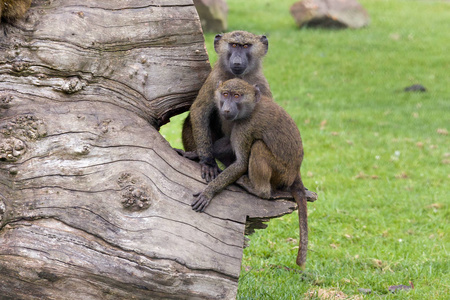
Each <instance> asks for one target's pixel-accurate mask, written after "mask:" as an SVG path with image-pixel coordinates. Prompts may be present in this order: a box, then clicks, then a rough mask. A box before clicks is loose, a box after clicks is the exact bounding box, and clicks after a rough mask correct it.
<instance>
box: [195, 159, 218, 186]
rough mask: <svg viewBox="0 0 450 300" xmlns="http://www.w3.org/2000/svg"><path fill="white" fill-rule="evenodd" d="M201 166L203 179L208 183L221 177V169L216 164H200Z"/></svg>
mask: <svg viewBox="0 0 450 300" xmlns="http://www.w3.org/2000/svg"><path fill="white" fill-rule="evenodd" d="M200 165H201V167H202V178H203V179H205V180H206V182H210V181H212V180H214V179H215V178H216V177H217V176H218V175H219V167H218V166H217V163H216V162H214V163H213V164H212V165H211V164H208V163H200Z"/></svg>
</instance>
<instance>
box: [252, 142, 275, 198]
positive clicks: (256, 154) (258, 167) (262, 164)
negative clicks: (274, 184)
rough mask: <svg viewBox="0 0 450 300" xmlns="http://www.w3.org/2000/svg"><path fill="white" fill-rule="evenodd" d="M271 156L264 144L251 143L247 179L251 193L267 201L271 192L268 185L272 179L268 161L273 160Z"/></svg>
mask: <svg viewBox="0 0 450 300" xmlns="http://www.w3.org/2000/svg"><path fill="white" fill-rule="evenodd" d="M272 156H273V155H272V153H271V152H270V150H269V149H268V148H267V146H266V144H264V142H262V141H256V142H254V143H253V145H252V148H251V151H250V159H249V165H248V178H249V181H250V183H251V186H252V187H253V190H254V192H253V193H254V194H255V195H257V196H258V197H260V198H264V199H269V198H270V196H271V191H272V188H271V184H270V179H271V177H272V166H271V164H270V161H271V160H273V159H272Z"/></svg>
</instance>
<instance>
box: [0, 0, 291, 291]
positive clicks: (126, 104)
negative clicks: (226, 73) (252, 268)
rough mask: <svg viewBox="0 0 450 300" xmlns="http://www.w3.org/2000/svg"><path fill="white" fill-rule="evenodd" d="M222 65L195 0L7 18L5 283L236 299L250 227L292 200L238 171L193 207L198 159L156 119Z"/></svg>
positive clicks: (1, 136)
mask: <svg viewBox="0 0 450 300" xmlns="http://www.w3.org/2000/svg"><path fill="white" fill-rule="evenodd" d="M209 71H210V66H209V62H208V57H207V53H206V51H205V48H204V39H203V35H202V31H201V26H200V21H199V19H198V15H197V13H196V10H195V8H194V5H193V4H192V1H191V0H189V1H188V0H147V1H143V0H128V1H123V0H109V1H101V0H90V1H81V3H80V1H75V0H53V1H50V0H35V1H33V5H32V7H31V9H30V11H29V12H28V14H27V16H26V17H25V18H24V19H23V20H19V21H16V22H14V23H13V24H4V23H2V24H0V294H1V297H2V299H155V298H164V299H179V298H184V299H186V298H188V299H232V298H234V297H235V296H236V291H237V285H238V277H239V272H240V265H241V258H242V248H243V244H244V230H245V226H246V223H247V221H248V220H250V221H252V222H251V223H252V224H253V226H258V225H261V220H266V219H268V218H273V217H278V216H281V215H284V214H286V213H290V212H292V211H293V210H294V209H295V204H294V203H292V202H290V201H285V200H277V201H265V200H261V199H258V198H256V197H253V196H251V195H249V194H247V193H245V192H243V191H242V190H240V189H238V188H237V187H232V188H230V189H228V190H227V191H224V192H223V193H221V194H220V195H218V196H217V197H216V198H215V199H214V201H213V202H212V203H211V205H210V206H209V207H208V209H207V211H206V213H202V214H199V213H195V212H194V211H193V210H192V209H191V206H190V203H191V201H192V200H193V196H192V194H193V193H195V192H198V191H201V190H202V189H204V188H205V183H204V181H203V180H202V179H201V178H200V176H199V173H200V172H199V166H198V165H197V164H196V163H194V162H191V161H188V160H186V159H184V158H182V157H180V156H178V155H177V154H176V153H175V151H173V150H172V148H171V147H170V145H169V143H168V142H167V141H165V140H164V138H163V137H162V136H161V135H160V134H159V133H158V131H157V129H158V128H159V126H161V125H162V124H164V123H166V122H167V121H168V119H169V118H170V116H172V115H174V114H177V113H180V112H183V111H186V110H187V109H188V108H189V106H190V104H191V103H192V101H193V99H194V98H195V96H196V94H197V92H198V90H199V89H200V87H201V85H202V83H203V81H204V80H205V79H206V76H207V75H208V73H209Z"/></svg>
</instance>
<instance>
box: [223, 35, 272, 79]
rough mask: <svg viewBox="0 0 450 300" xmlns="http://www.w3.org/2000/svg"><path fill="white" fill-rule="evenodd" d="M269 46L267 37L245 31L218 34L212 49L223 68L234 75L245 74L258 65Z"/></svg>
mask: <svg viewBox="0 0 450 300" xmlns="http://www.w3.org/2000/svg"><path fill="white" fill-rule="evenodd" d="M268 47H269V42H268V40H267V37H266V36H264V35H260V36H258V35H254V34H253V33H250V32H246V31H233V32H229V33H225V34H223V35H222V34H218V35H216V37H215V39H214V49H215V50H216V52H217V53H218V54H219V59H220V61H221V63H222V64H223V66H224V68H225V69H226V70H228V71H229V72H230V73H232V74H234V75H235V76H240V75H245V74H247V73H249V72H251V71H252V70H253V69H255V68H256V67H258V66H259V65H260V62H261V58H262V57H263V56H264V55H266V53H267V50H268Z"/></svg>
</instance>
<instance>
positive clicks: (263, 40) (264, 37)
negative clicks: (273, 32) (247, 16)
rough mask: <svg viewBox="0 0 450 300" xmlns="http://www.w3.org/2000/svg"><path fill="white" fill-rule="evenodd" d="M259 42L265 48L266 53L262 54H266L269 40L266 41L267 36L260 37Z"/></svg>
mask: <svg viewBox="0 0 450 300" xmlns="http://www.w3.org/2000/svg"><path fill="white" fill-rule="evenodd" d="M259 40H260V41H261V43H262V44H263V45H264V46H265V49H266V52H265V53H264V54H266V53H267V51H268V50H269V40H268V39H267V36H265V35H262V36H261V37H260V39H259Z"/></svg>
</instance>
